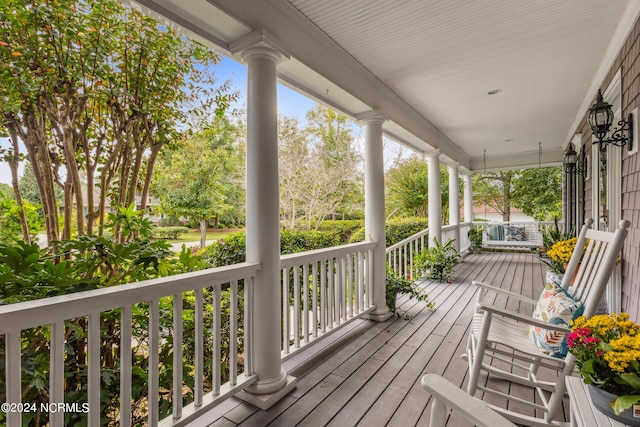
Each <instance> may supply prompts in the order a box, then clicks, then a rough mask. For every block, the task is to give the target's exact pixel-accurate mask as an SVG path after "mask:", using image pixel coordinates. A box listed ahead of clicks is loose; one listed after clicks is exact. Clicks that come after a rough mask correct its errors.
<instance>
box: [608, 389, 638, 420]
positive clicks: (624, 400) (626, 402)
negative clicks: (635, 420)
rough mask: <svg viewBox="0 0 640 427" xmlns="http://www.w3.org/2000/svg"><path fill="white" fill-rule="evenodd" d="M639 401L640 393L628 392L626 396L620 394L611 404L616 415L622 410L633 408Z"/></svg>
mask: <svg viewBox="0 0 640 427" xmlns="http://www.w3.org/2000/svg"><path fill="white" fill-rule="evenodd" d="M638 402H640V394H627V395H625V396H618V398H617V399H616V400H614V401H613V402H611V404H610V405H609V406H611V409H612V410H613V412H614V413H615V414H616V415H620V414H621V413H622V411H624V410H625V409H629V408H631V407H632V406H633V405H635V404H636V403H638Z"/></svg>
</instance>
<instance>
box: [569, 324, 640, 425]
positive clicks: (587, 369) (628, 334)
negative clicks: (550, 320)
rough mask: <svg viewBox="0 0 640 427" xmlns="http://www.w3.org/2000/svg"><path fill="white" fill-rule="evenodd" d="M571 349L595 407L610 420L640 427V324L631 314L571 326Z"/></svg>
mask: <svg viewBox="0 0 640 427" xmlns="http://www.w3.org/2000/svg"><path fill="white" fill-rule="evenodd" d="M567 346H568V349H569V351H570V352H571V353H572V354H573V355H574V356H575V358H576V365H577V367H578V370H579V371H580V373H581V374H582V376H583V378H584V382H585V384H589V394H590V396H591V400H592V401H593V404H594V406H595V407H596V408H597V409H598V410H600V411H601V412H603V413H605V414H607V415H608V416H609V417H611V418H613V419H616V420H618V421H621V422H623V423H626V424H628V425H630V426H640V418H637V417H634V416H633V414H634V413H638V411H640V325H638V324H636V323H634V322H632V321H630V320H629V315H628V314H627V313H621V314H603V315H597V316H593V317H591V318H590V319H586V318H585V317H584V316H580V317H578V318H577V319H576V320H574V321H572V323H571V333H569V334H567Z"/></svg>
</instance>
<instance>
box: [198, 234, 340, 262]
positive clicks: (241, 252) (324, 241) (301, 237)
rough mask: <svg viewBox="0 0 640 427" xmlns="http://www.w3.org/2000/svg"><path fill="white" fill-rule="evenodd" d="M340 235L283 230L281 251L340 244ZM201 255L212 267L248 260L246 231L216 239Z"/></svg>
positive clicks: (287, 251) (297, 250) (295, 250)
mask: <svg viewBox="0 0 640 427" xmlns="http://www.w3.org/2000/svg"><path fill="white" fill-rule="evenodd" d="M339 244H340V240H339V238H338V236H337V235H336V234H334V233H331V232H326V231H312V230H282V231H281V232H280V253H281V254H282V255H286V254H293V253H298V252H304V251H310V250H314V249H322V248H328V247H332V246H338V245H339ZM200 255H201V256H202V258H203V259H204V260H205V261H206V262H207V264H208V265H209V266H210V267H222V266H225V265H233V264H238V263H241V262H245V260H246V234H245V232H244V231H239V232H237V233H233V234H231V235H230V236H228V237H226V238H224V239H219V240H216V241H215V242H213V243H211V244H210V245H208V246H207V247H206V248H204V249H203V250H202V251H200Z"/></svg>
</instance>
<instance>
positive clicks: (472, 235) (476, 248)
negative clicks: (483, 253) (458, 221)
mask: <svg viewBox="0 0 640 427" xmlns="http://www.w3.org/2000/svg"><path fill="white" fill-rule="evenodd" d="M482 233H484V227H483V226H481V225H474V226H473V227H471V228H470V229H469V231H468V232H467V237H469V242H470V243H471V248H470V249H471V252H474V253H478V252H480V250H481V248H482Z"/></svg>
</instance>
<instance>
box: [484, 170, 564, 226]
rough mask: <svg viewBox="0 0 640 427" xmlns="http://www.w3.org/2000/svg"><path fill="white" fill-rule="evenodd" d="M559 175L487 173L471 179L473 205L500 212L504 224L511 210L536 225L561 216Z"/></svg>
mask: <svg viewBox="0 0 640 427" xmlns="http://www.w3.org/2000/svg"><path fill="white" fill-rule="evenodd" d="M561 186H562V171H561V168H559V167H552V168H535V169H524V170H508V171H500V172H488V173H485V174H475V175H474V176H473V202H474V204H475V205H476V206H482V205H487V206H491V207H492V208H494V209H495V210H496V211H497V212H500V213H501V214H502V216H503V219H504V220H505V221H508V220H509V218H510V215H511V208H512V207H516V208H520V209H522V211H523V212H524V213H525V214H526V215H530V216H532V217H534V218H535V219H536V221H548V220H550V219H552V218H553V217H556V216H560V215H561V214H562V212H561V210H562V193H561V192H559V191H558V188H560V187H561Z"/></svg>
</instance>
